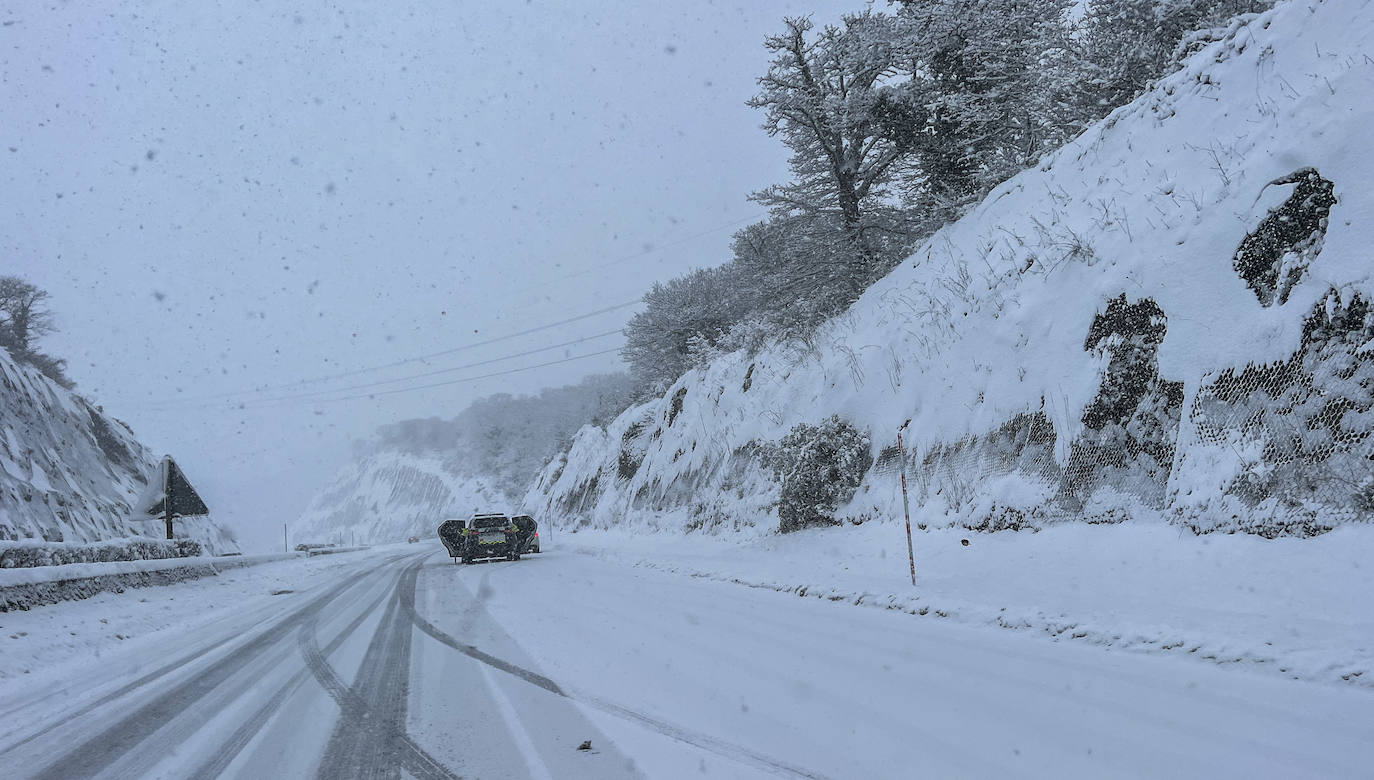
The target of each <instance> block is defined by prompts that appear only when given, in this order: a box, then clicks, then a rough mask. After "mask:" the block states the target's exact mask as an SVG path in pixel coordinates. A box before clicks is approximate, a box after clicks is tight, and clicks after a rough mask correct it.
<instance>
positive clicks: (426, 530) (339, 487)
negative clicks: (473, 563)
mask: <svg viewBox="0 0 1374 780" xmlns="http://www.w3.org/2000/svg"><path fill="white" fill-rule="evenodd" d="M508 503H509V501H508V499H507V498H506V497H505V496H504V495H503V494H502V492H501V491H500V490H499V489H498V488H497V487H496V486H495V483H494V481H493V480H491V479H488V478H486V477H480V476H476V477H475V476H470V475H466V474H463V473H461V472H460V471H459V470H458V468H457V466H456V465H455V464H453V463H450V462H448V461H445V460H444V459H442V458H439V457H426V456H422V455H413V454H407V453H400V452H393V451H387V450H383V451H379V452H376V453H374V454H372V455H369V456H367V457H365V458H361V459H359V460H356V461H354V462H353V463H350V464H348V465H346V466H344V467H343V468H342V469H340V470H339V472H338V473H337V474H336V475H335V477H334V480H333V482H331V483H330V484H329V485H328V486H327V487H325V488H324V489H323V490H322V491H320V492H319V493H318V494H317V495H316V496H315V498H314V499H313V500H312V501H311V502H310V506H309V507H307V508H306V510H305V512H304V513H303V514H302V515H301V517H300V519H299V521H298V522H297V523H296V525H295V526H294V527H293V528H292V538H293V543H294V542H308V543H325V542H335V543H347V542H349V540H355V541H357V542H359V543H361V544H381V543H385V542H403V541H405V540H406V539H407V538H408V537H410V536H420V537H423V538H432V537H433V536H434V533H435V529H436V528H438V526H439V523H440V521H442V520H443V519H444V518H445V517H454V516H459V517H465V516H467V515H470V514H472V513H473V512H474V511H503V510H505V509H506V508H507V504H508Z"/></svg>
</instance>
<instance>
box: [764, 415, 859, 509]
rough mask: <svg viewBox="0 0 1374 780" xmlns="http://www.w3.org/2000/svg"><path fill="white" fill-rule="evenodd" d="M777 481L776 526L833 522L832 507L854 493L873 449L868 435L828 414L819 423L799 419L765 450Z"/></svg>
mask: <svg viewBox="0 0 1374 780" xmlns="http://www.w3.org/2000/svg"><path fill="white" fill-rule="evenodd" d="M769 462H770V465H771V466H772V469H773V473H774V474H775V475H776V477H777V478H778V480H779V481H780V482H781V483H782V496H781V498H780V499H779V501H778V530H779V531H782V532H783V533H787V532H789V531H796V530H799V529H802V528H808V527H812V526H823V525H834V524H835V523H836V520H835V509H836V507H838V506H840V505H841V504H844V503H846V502H848V501H849V500H850V499H851V498H853V497H854V491H855V490H857V489H858V487H859V483H860V482H861V481H863V477H864V474H865V473H867V471H868V468H869V466H872V465H873V455H872V453H871V452H870V451H869V436H868V434H866V433H863V432H861V431H859V430H858V429H857V428H855V427H854V426H853V425H851V424H850V423H849V422H847V421H845V420H842V419H840V417H839V415H833V416H831V417H830V418H829V419H827V420H824V421H822V422H821V424H820V425H807V424H806V423H799V424H798V425H796V426H794V427H793V428H792V430H791V432H789V433H788V434H787V435H786V436H784V437H783V438H782V440H781V441H779V442H778V445H777V448H776V449H775V450H774V451H773V452H772V453H771V454H770V456H769Z"/></svg>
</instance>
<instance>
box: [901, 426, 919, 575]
mask: <svg viewBox="0 0 1374 780" xmlns="http://www.w3.org/2000/svg"><path fill="white" fill-rule="evenodd" d="M910 424H911V420H907V421H906V422H904V423H902V427H900V428H898V429H897V457H899V458H901V461H902V514H903V515H905V516H906V559H907V562H908V563H909V564H911V585H912V587H915V586H916V551H915V549H914V548H913V547H912V544H911V502H910V501H909V500H908V499H907V497H906V447H904V446H903V445H902V431H904V430H906V427H907V426H908V425H910Z"/></svg>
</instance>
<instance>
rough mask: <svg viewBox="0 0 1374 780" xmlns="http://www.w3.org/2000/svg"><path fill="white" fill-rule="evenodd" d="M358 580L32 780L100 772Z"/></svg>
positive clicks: (266, 632) (309, 604) (261, 635)
mask: <svg viewBox="0 0 1374 780" xmlns="http://www.w3.org/2000/svg"><path fill="white" fill-rule="evenodd" d="M393 560H394V559H393ZM391 562H392V561H391V560H389V561H386V562H384V563H382V564H379V565H378V566H376V567H373V569H372V570H376V569H379V568H382V567H383V566H386V565H388V564H390V563H391ZM358 582H359V581H358V580H357V579H355V578H351V577H349V578H344V579H343V581H342V582H339V583H338V584H336V585H334V586H333V587H331V588H329V590H327V591H325V592H324V593H322V594H320V595H318V596H316V597H315V598H313V599H311V600H310V601H308V602H306V603H305V604H304V605H303V606H301V607H300V608H298V609H295V610H293V611H292V612H290V613H289V614H287V615H286V616H285V617H284V618H282V619H281V620H279V621H277V622H276V623H274V624H273V625H272V626H271V627H269V628H267V629H266V630H264V631H262V632H261V633H259V634H257V635H255V636H254V637H253V638H251V639H249V640H248V641H247V642H245V643H244V644H243V645H241V646H239V647H237V648H235V649H233V650H232V651H230V652H229V653H228V654H227V655H226V656H225V657H224V658H221V659H219V660H218V661H216V662H214V663H212V664H211V665H210V666H207V667H206V668H205V669H203V670H201V671H200V672H198V673H196V674H195V675H193V676H192V677H190V678H189V679H187V680H185V681H183V682H181V683H178V684H177V685H175V686H173V687H172V688H171V689H170V690H168V691H166V692H164V693H162V694H160V695H157V696H155V697H153V698H152V699H151V700H150V701H148V702H146V703H145V704H143V705H142V706H140V707H138V708H136V709H135V710H134V711H133V712H130V713H129V714H127V715H125V716H124V717H123V718H121V719H120V720H119V721H117V722H116V723H114V724H113V725H111V726H109V727H108V728H106V729H104V730H103V731H101V732H100V733H99V734H97V735H96V736H94V737H91V738H90V739H87V740H85V741H84V742H82V743H81V744H80V745H78V746H77V747H75V748H73V749H72V750H71V751H69V752H67V753H66V754H64V755H63V756H61V757H60V758H58V759H57V760H56V761H54V762H53V763H51V764H49V765H48V766H47V767H46V768H44V769H43V770H42V771H40V772H38V773H37V774H35V775H34V778H36V780H66V779H67V778H73V777H92V776H94V775H96V774H99V773H100V772H101V771H103V770H104V769H105V768H107V767H109V766H110V765H111V764H113V763H115V762H116V761H118V760H120V759H121V758H123V757H124V756H126V755H127V754H128V753H129V752H130V751H131V750H133V749H134V748H135V747H137V746H138V745H139V744H140V743H142V742H143V740H144V739H145V738H147V737H148V736H149V735H151V734H152V733H154V732H155V731H157V730H158V729H160V728H162V727H163V726H165V725H167V724H168V723H170V722H172V721H173V720H174V719H175V718H177V717H178V716H179V715H181V714H182V713H184V712H186V711H187V710H188V709H190V708H191V707H192V706H193V705H195V704H196V703H197V702H199V701H200V700H201V699H203V698H204V697H206V696H208V695H209V694H210V693H211V692H212V691H214V689H215V688H217V687H219V686H220V685H221V684H223V683H224V682H225V681H226V680H228V679H230V678H231V677H233V676H234V675H235V674H237V673H238V672H240V671H242V670H243V669H245V668H247V667H248V665H249V664H251V663H253V662H254V661H257V660H259V659H260V658H261V657H262V656H263V655H265V654H266V653H267V652H268V651H269V650H270V649H271V648H272V647H273V646H274V645H276V644H277V643H278V642H281V641H282V640H283V639H286V638H287V637H288V636H289V635H290V633H291V631H292V630H293V629H294V628H295V627H296V626H298V625H300V623H301V622H302V621H304V620H307V619H308V618H310V617H311V616H313V615H316V614H318V613H319V612H320V611H321V610H323V609H324V608H325V606H327V605H328V604H329V603H330V602H331V601H333V600H334V599H335V598H337V597H338V596H339V595H340V594H342V593H344V592H345V591H346V590H348V589H350V588H352V587H355V586H356V585H357V584H358ZM188 661H189V659H188ZM168 666H169V667H171V666H173V665H168ZM164 668H168V667H164ZM126 687H127V686H126ZM68 720H70V719H68Z"/></svg>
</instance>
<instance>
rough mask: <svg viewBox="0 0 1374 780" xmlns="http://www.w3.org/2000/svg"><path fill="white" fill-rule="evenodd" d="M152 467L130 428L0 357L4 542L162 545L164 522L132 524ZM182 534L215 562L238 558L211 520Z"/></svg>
mask: <svg viewBox="0 0 1374 780" xmlns="http://www.w3.org/2000/svg"><path fill="white" fill-rule="evenodd" d="M156 468H157V461H156V460H155V459H154V456H153V453H152V452H151V451H150V450H149V449H148V448H147V447H145V446H144V445H143V444H142V443H141V442H139V441H138V439H136V438H135V437H134V434H133V431H131V430H130V429H129V427H128V426H126V425H125V424H124V423H122V422H120V421H118V420H116V419H114V418H112V417H108V416H106V415H105V413H104V412H103V411H101V410H99V409H97V408H95V407H93V406H91V404H90V403H89V402H88V401H86V399H84V398H82V397H81V396H79V395H77V394H76V393H73V392H71V391H69V390H65V389H63V388H62V387H60V386H58V385H57V384H56V383H54V382H53V381H52V380H50V379H48V378H47V377H45V376H43V375H42V374H40V373H38V372H37V371H35V370H33V369H32V368H29V367H27V366H21V365H19V364H18V363H16V362H15V361H14V360H13V359H12V358H11V357H10V355H9V353H8V352H6V351H5V350H3V349H0V539H9V540H14V539H45V540H48V541H65V542H94V541H99V540H102V539H116V538H125V537H131V536H150V537H155V538H161V537H162V536H163V534H164V529H163V525H162V521H160V520H156V519H153V520H148V519H143V518H141V517H134V516H133V514H134V511H133V506H134V504H135V503H136V502H137V501H138V499H139V496H140V495H141V494H142V493H143V491H144V489H145V487H146V486H147V484H148V479H149V476H150V475H151V474H154V473H156ZM177 531H178V533H179V534H182V535H184V536H185V537H186V538H189V539H194V540H196V541H198V542H200V543H201V545H202V546H203V547H204V549H205V551H206V552H209V553H223V552H230V551H233V550H237V549H238V544H237V542H235V541H234V539H233V537H232V536H231V535H230V534H229V533H228V532H227V531H225V530H224V529H223V528H220V527H219V526H218V525H216V524H215V523H214V521H213V520H211V519H210V518H209V517H197V518H186V519H183V520H178V521H177Z"/></svg>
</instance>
